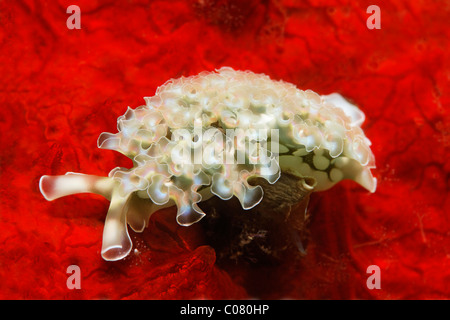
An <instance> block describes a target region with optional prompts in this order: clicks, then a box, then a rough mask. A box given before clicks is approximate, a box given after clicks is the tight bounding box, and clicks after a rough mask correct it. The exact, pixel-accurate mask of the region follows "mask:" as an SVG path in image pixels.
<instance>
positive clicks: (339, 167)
mask: <svg viewBox="0 0 450 320" xmlns="http://www.w3.org/2000/svg"><path fill="white" fill-rule="evenodd" d="M144 99H145V101H146V104H145V105H143V106H140V107H138V108H136V109H130V108H128V110H127V111H126V113H125V114H124V115H123V116H121V117H119V118H118V121H117V122H118V131H119V132H118V133H116V134H111V133H102V134H101V135H100V137H99V139H98V147H99V148H102V149H111V150H116V151H119V152H121V153H123V154H124V155H126V156H127V157H129V158H131V159H132V160H133V164H134V166H133V167H132V168H131V169H127V168H121V167H118V168H115V169H113V170H112V171H111V172H110V173H109V176H108V177H99V176H93V175H85V174H79V173H72V172H68V173H66V174H65V175H60V176H46V175H44V176H42V177H41V179H40V182H39V187H40V191H41V193H42V194H43V195H44V197H45V198H46V199H47V200H54V199H57V198H60V197H63V196H67V195H72V194H76V193H85V192H89V193H96V194H100V195H102V196H104V197H105V198H107V199H108V200H110V201H111V203H110V207H109V210H108V214H107V216H106V221H105V226H104V231H103V244H102V251H101V254H102V257H103V258H104V259H105V260H119V259H122V258H124V257H125V256H127V255H128V254H129V252H130V251H131V248H132V243H131V239H130V236H129V234H128V230H127V224H128V225H130V227H131V228H132V229H133V230H134V231H136V232H142V231H143V230H144V228H145V227H146V226H147V224H148V220H149V217H150V216H151V215H152V214H153V213H154V212H156V211H158V210H159V209H161V208H165V207H169V206H173V205H176V206H177V208H178V212H177V221H178V223H179V224H181V225H184V226H188V225H191V224H192V223H195V222H197V221H199V220H200V219H201V218H202V217H203V216H204V215H205V213H203V211H202V210H201V209H200V207H199V206H198V203H199V202H201V201H204V200H207V199H209V198H210V197H212V196H214V195H215V196H218V197H220V198H221V199H223V200H227V199H230V198H231V197H233V196H236V197H237V198H238V199H239V201H240V202H241V204H242V207H243V208H244V209H250V208H252V207H254V206H256V205H257V204H258V203H259V202H260V201H261V199H262V198H263V194H264V192H263V189H262V187H261V186H258V185H257V186H252V185H250V184H249V183H248V179H249V178H252V177H262V178H264V179H266V180H267V181H268V182H269V183H270V184H275V186H276V181H277V180H278V178H279V177H280V173H281V172H289V173H290V174H293V175H296V176H299V177H308V178H314V180H315V184H314V185H313V186H312V187H313V188H314V191H322V190H326V189H329V188H330V187H332V186H333V185H334V184H336V183H337V182H339V181H341V180H343V179H351V180H354V181H356V182H357V183H359V184H360V185H361V186H363V187H364V188H366V189H367V190H369V191H370V192H374V191H375V189H376V179H375V178H374V177H373V176H372V173H371V169H372V168H374V167H375V163H374V156H373V154H372V152H371V150H370V141H369V140H368V139H367V138H366V136H365V135H364V132H363V131H362V129H361V127H360V126H361V124H362V123H363V121H364V114H363V112H362V111H360V110H359V109H358V108H357V107H355V106H353V105H351V104H350V103H348V102H347V101H346V100H344V99H343V98H342V97H341V96H340V95H338V94H332V95H329V96H319V95H318V94H316V93H314V92H312V91H310V90H306V91H302V90H299V89H297V88H296V87H295V86H294V85H293V84H290V83H286V82H283V81H273V80H271V79H270V78H269V77H268V76H266V75H263V74H254V73H252V72H249V71H245V72H244V71H235V70H233V69H231V68H221V69H219V70H216V71H215V72H203V73H200V74H199V75H196V76H191V77H182V78H179V79H174V80H170V81H168V82H166V83H165V84H164V85H163V86H161V87H159V88H158V89H157V92H156V94H155V95H154V96H153V97H147V98H144ZM230 133H231V134H230ZM255 146H256V148H255ZM280 169H281V170H280ZM280 171H281V172H280ZM310 180H311V179H310Z"/></svg>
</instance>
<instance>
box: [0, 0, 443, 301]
mask: <svg viewBox="0 0 450 320" xmlns="http://www.w3.org/2000/svg"><path fill="white" fill-rule="evenodd" d="M71 4H73V3H72V2H71V1H63V0H59V1H47V0H43V1H32V0H17V1H2V2H0V51H1V52H2V55H1V56H0V74H1V77H0V88H1V89H0V128H1V133H0V145H1V148H0V284H1V285H0V298H1V299H196V298H206V299H232V298H236V299H245V298H255V297H256V298H271V299H280V298H292V299H446V298H449V297H450V289H449V286H448V284H449V283H450V240H449V236H450V231H449V230H450V228H449V227H450V221H449V220H450V218H449V212H450V200H449V196H448V190H449V182H450V181H449V177H450V165H449V162H448V157H449V155H450V153H449V147H450V138H449V133H450V116H449V114H450V112H449V107H450V97H449V92H450V91H449V89H450V85H449V82H450V81H449V80H450V73H449V72H450V71H449V70H450V64H449V62H450V61H449V53H448V52H450V46H449V42H448V39H449V38H450V30H449V27H448V17H449V16H450V7H449V5H448V3H447V2H446V1H406V0H405V1H392V2H391V1H383V2H380V4H379V8H380V17H381V29H369V28H368V27H367V25H366V21H367V19H368V18H369V17H370V15H371V13H367V12H366V10H367V7H368V6H369V5H371V4H373V3H372V2H369V1H357V2H356V1H344V0H342V1H332V0H323V1H315V0H314V1H289V0H284V1H275V0H268V1H256V0H252V1H238V0H195V1H194V0H192V1H181V0H178V1H164V0H160V1H158V0H156V1H144V0H131V1H126V2H120V4H119V3H118V2H117V1H109V0H105V1H92V0H90V1H77V5H78V6H79V8H80V9H81V29H68V28H67V26H66V21H67V19H68V18H69V17H70V15H71V13H66V10H67V8H68V7H69V5H71ZM222 66H230V67H233V68H235V69H248V70H251V71H254V72H263V73H266V74H268V75H270V76H271V77H272V78H274V79H283V80H285V81H289V82H292V83H294V84H295V85H297V86H298V87H299V88H301V89H312V90H314V91H316V92H318V93H319V94H329V93H332V92H338V93H340V94H342V95H343V96H345V97H346V98H348V99H350V100H351V101H352V102H354V103H355V104H357V105H358V106H360V108H361V109H362V110H363V111H364V112H365V114H366V117H367V120H366V122H365V123H364V125H363V129H364V131H365V133H366V135H367V136H368V137H369V138H370V139H371V141H372V143H373V146H372V150H373V152H374V153H375V156H376V162H377V169H376V171H375V175H376V177H377V178H378V189H377V191H376V193H374V194H369V193H367V192H366V191H365V190H363V189H361V188H360V187H358V186H357V185H356V184H354V183H351V182H343V183H341V184H339V185H338V186H336V187H334V188H333V189H331V190H329V191H327V192H323V193H314V194H313V195H312V200H311V204H310V210H311V214H312V221H311V225H310V230H311V241H310V242H309V244H308V248H307V251H308V253H307V255H306V257H305V258H304V259H303V261H302V262H301V264H300V265H298V264H294V263H291V261H285V263H283V264H282V265H280V266H276V267H269V266H242V267H240V268H237V269H234V270H233V271H229V270H224V269H222V268H220V267H219V266H218V265H217V263H216V254H215V251H214V249H213V248H211V247H209V246H207V245H205V243H204V241H203V238H202V235H201V230H200V228H199V226H197V225H193V226H191V227H181V226H179V225H177V224H176V221H175V217H174V215H175V212H174V210H172V209H167V210H164V211H162V212H160V213H158V214H156V215H154V216H153V217H152V218H151V221H150V226H149V228H148V229H146V230H145V231H144V232H143V233H141V234H136V233H134V232H130V234H131V236H132V240H133V243H134V249H135V250H134V249H133V251H132V253H131V254H130V256H129V257H127V258H126V259H124V260H122V261H119V262H106V261H104V260H102V258H101V256H100V248H101V239H102V230H103V222H104V218H105V215H106V212H107V208H108V204H109V203H108V201H107V200H105V199H103V198H101V197H97V196H94V195H88V194H86V195H77V196H71V197H66V198H62V199H58V200H55V201H52V202H47V201H46V200H45V199H44V198H43V197H42V195H41V194H40V193H39V189H38V184H39V178H40V176H41V175H44V174H53V175H56V174H64V173H66V172H68V171H71V172H82V173H89V174H97V175H107V173H108V172H109V171H110V170H111V169H112V168H114V167H116V166H125V167H129V166H131V162H130V161H129V159H127V158H126V157H124V156H121V155H120V154H116V153H114V152H112V151H105V150H99V149H97V147H96V141H97V138H98V136H99V134H100V133H101V132H103V131H108V132H115V130H116V119H117V117H118V116H120V115H122V114H123V113H124V112H125V111H126V108H127V107H128V106H130V107H132V108H135V107H137V106H139V105H141V104H144V101H143V99H142V98H143V97H144V96H152V95H153V94H154V93H155V90H156V88H157V87H158V85H161V84H163V83H164V82H165V81H166V80H168V79H170V78H176V77H180V76H189V75H193V74H197V73H199V72H201V71H204V70H208V71H210V70H214V69H215V68H219V67H222ZM70 265H77V266H79V268H80V269H79V270H80V280H81V282H80V284H81V289H70V288H68V286H67V279H68V278H69V277H70V275H71V274H70V273H67V268H68V267H69V266H70ZM370 265H377V266H379V268H380V275H381V288H380V289H372V290H371V289H369V288H368V287H367V285H366V280H367V278H368V277H369V276H370V274H368V273H367V268H368V266H370Z"/></svg>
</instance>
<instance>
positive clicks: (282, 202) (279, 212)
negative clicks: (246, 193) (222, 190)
mask: <svg viewBox="0 0 450 320" xmlns="http://www.w3.org/2000/svg"><path fill="white" fill-rule="evenodd" d="M250 182H251V183H252V184H253V185H261V186H262V188H263V190H264V198H263V200H262V201H261V203H260V205H258V206H256V207H254V208H252V209H250V210H243V209H242V206H241V205H240V203H239V201H238V200H237V199H230V200H229V201H228V202H227V203H226V205H224V203H223V202H221V201H220V199H218V198H217V197H213V198H211V199H209V200H207V201H205V202H203V203H201V204H200V206H201V207H202V209H203V210H204V212H206V216H205V217H204V218H203V220H202V221H200V224H201V225H202V226H203V228H204V230H205V235H206V241H207V242H208V245H210V246H212V247H213V248H214V249H215V250H216V255H217V261H218V263H219V264H222V265H226V264H227V263H230V262H231V263H233V264H234V263H249V264H260V265H261V264H266V265H273V264H279V263H282V262H283V261H284V259H286V258H288V257H289V259H291V258H300V257H302V256H303V255H305V254H306V245H307V240H308V221H309V214H308V212H307V206H308V201H309V196H310V193H311V192H312V191H313V189H314V185H315V180H314V179H312V178H299V177H297V176H294V175H290V174H288V173H283V174H282V175H281V177H280V179H279V180H278V182H277V184H276V187H274V186H273V185H271V184H269V183H267V182H266V181H265V180H264V179H261V178H257V179H253V180H251V181H250Z"/></svg>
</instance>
